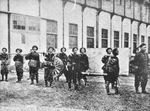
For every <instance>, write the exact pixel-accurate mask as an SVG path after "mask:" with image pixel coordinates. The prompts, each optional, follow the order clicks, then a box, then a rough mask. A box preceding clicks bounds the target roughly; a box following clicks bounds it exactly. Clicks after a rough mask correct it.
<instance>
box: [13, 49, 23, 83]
mask: <svg viewBox="0 0 150 111" xmlns="http://www.w3.org/2000/svg"><path fill="white" fill-rule="evenodd" d="M21 52H22V49H19V48H17V49H16V53H17V54H16V55H15V56H14V58H13V60H14V61H15V67H16V73H17V81H16V82H21V79H22V77H23V56H22V55H21Z"/></svg>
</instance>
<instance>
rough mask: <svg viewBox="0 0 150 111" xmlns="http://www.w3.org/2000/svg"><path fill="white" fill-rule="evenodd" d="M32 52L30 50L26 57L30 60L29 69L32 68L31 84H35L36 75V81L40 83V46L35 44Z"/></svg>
mask: <svg viewBox="0 0 150 111" xmlns="http://www.w3.org/2000/svg"><path fill="white" fill-rule="evenodd" d="M32 50H33V51H32V52H30V53H29V54H28V55H27V56H26V57H25V59H26V60H29V64H28V65H29V69H30V73H31V75H30V78H31V85H32V84H34V78H35V77H36V83H38V69H39V67H40V57H39V54H38V53H37V50H38V47H37V46H33V47H32Z"/></svg>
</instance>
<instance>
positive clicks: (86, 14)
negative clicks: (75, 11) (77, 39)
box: [83, 8, 96, 47]
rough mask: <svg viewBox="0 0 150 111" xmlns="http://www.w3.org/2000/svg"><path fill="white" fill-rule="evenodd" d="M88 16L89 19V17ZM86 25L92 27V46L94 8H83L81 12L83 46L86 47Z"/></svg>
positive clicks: (94, 21)
mask: <svg viewBox="0 0 150 111" xmlns="http://www.w3.org/2000/svg"><path fill="white" fill-rule="evenodd" d="M89 18H90V19H89ZM87 26H90V27H94V47H96V10H94V9H91V8H85V10H84V13H83V41H84V42H83V46H84V47H87Z"/></svg>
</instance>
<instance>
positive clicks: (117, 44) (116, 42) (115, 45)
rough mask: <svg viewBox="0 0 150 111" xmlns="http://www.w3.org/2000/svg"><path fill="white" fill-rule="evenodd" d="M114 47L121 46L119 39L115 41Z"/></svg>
mask: <svg viewBox="0 0 150 111" xmlns="http://www.w3.org/2000/svg"><path fill="white" fill-rule="evenodd" d="M114 47H115V48H119V41H116V40H115V41H114Z"/></svg>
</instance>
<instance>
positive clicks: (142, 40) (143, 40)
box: [141, 35, 145, 43]
mask: <svg viewBox="0 0 150 111" xmlns="http://www.w3.org/2000/svg"><path fill="white" fill-rule="evenodd" d="M144 42H145V37H144V36H143V35H142V36H141V43H144Z"/></svg>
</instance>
